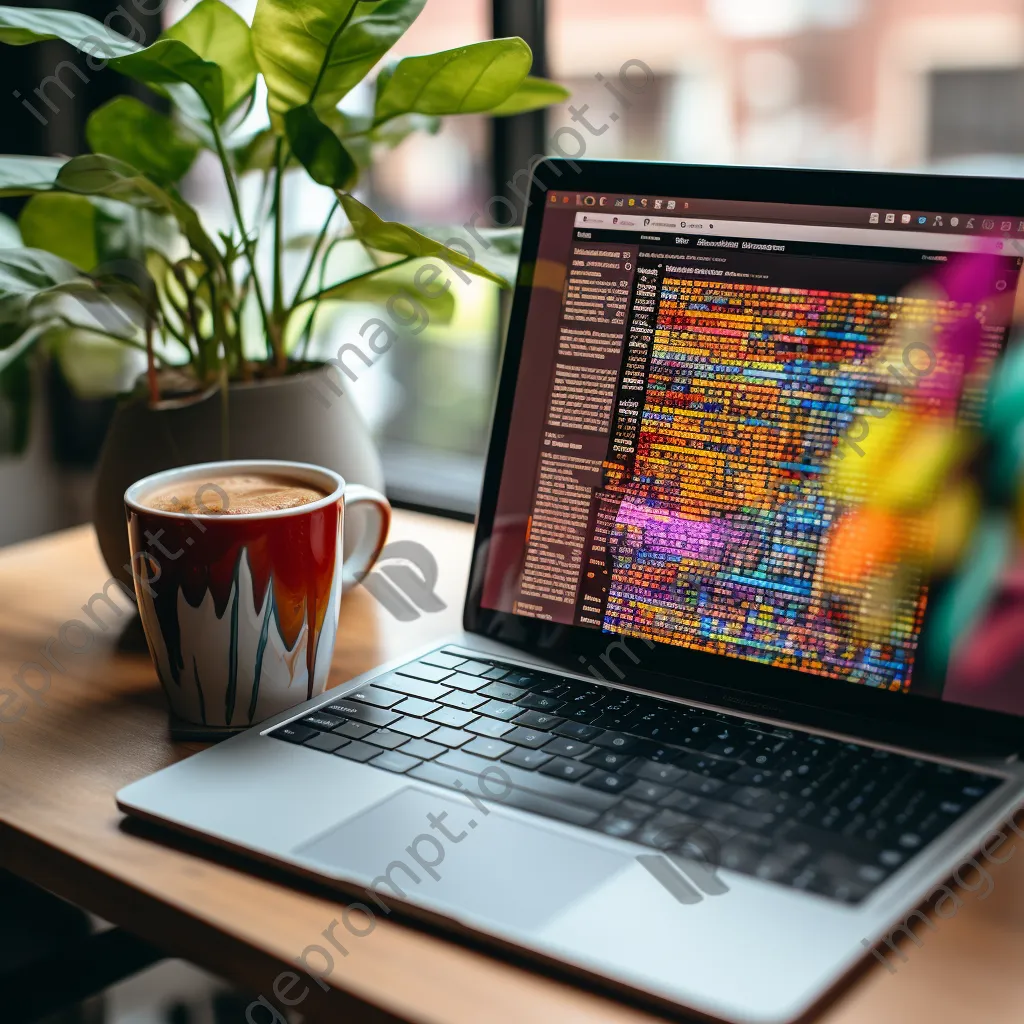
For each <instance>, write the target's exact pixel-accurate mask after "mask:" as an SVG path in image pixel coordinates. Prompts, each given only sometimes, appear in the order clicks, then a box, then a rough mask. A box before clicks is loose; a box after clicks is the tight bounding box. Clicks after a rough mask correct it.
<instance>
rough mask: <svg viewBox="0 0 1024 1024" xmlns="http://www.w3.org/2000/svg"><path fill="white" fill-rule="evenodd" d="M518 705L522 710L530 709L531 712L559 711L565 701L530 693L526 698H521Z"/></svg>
mask: <svg viewBox="0 0 1024 1024" xmlns="http://www.w3.org/2000/svg"><path fill="white" fill-rule="evenodd" d="M516 703H517V704H518V705H519V706H520V707H521V708H530V710H531V711H558V710H559V708H561V707H563V705H564V704H565V701H562V700H557V699H556V698H555V697H551V696H548V695H546V694H543V693H528V694H526V696H525V697H520V698H519V699H518V700H517V701H516Z"/></svg>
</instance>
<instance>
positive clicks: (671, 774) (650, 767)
mask: <svg viewBox="0 0 1024 1024" xmlns="http://www.w3.org/2000/svg"><path fill="white" fill-rule="evenodd" d="M636 774H637V776H638V777H639V778H641V779H646V780H647V781H648V782H660V783H662V784H664V785H666V786H668V785H671V784H672V783H676V782H679V781H680V780H681V779H684V778H685V777H686V772H684V771H683V769H682V768H677V767H676V766H675V765H674V764H663V763H662V762H660V761H644V762H643V763H641V764H640V765H638V766H637V769H636Z"/></svg>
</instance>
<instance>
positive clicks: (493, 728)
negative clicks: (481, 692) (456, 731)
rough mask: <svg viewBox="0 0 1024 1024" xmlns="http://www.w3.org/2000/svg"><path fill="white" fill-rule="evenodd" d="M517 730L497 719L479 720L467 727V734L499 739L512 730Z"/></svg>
mask: <svg viewBox="0 0 1024 1024" xmlns="http://www.w3.org/2000/svg"><path fill="white" fill-rule="evenodd" d="M513 728H515V727H514V726H512V725H510V724H509V723H508V722H501V721H499V720H498V719H497V718H478V719H477V720H476V721H475V722H470V723H469V725H467V726H466V732H475V733H476V734H477V735H478V736H490V737H491V738H492V739H498V737H499V736H504V735H505V733H507V732H508V731H509V730H510V729H513Z"/></svg>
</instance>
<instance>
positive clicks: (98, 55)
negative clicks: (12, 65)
mask: <svg viewBox="0 0 1024 1024" xmlns="http://www.w3.org/2000/svg"><path fill="white" fill-rule="evenodd" d="M47 39H62V40H64V42H66V43H70V44H71V45H72V46H73V47H74V48H75V49H76V50H81V51H82V52H83V53H86V54H89V55H90V56H92V57H94V58H95V59H96V60H97V61H99V60H109V59H111V58H112V57H119V56H122V55H124V54H127V53H133V52H134V51H135V50H138V49H139V44H138V43H136V42H135V41H134V40H132V39H129V38H128V37H127V36H123V35H121V34H120V33H119V32H114V31H113V30H112V29H109V28H107V27H106V25H104V24H103V23H102V22H100V21H97V20H96V19H95V18H90V17H89V16H88V15H87V14H76V13H75V12H74V11H55V10H46V9H42V10H37V9H33V8H24V7H0V43H8V44H9V45H11V46H25V45H26V44H28V43H40V42H43V41H44V40H47Z"/></svg>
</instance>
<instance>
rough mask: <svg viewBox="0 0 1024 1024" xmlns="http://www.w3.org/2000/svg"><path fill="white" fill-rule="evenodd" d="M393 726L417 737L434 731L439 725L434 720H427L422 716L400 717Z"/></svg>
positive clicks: (398, 730) (396, 729)
mask: <svg viewBox="0 0 1024 1024" xmlns="http://www.w3.org/2000/svg"><path fill="white" fill-rule="evenodd" d="M391 728H392V729H393V730H394V731H395V732H400V733H404V734H405V735H406V736H415V737H416V738H417V739H418V738H420V737H421V736H426V735H427V733H432V732H433V731H434V730H435V729H436V728H437V726H436V725H435V724H434V723H433V722H426V721H424V720H423V719H422V718H400V719H399V720H398V721H397V722H393V723H392V725H391Z"/></svg>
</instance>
